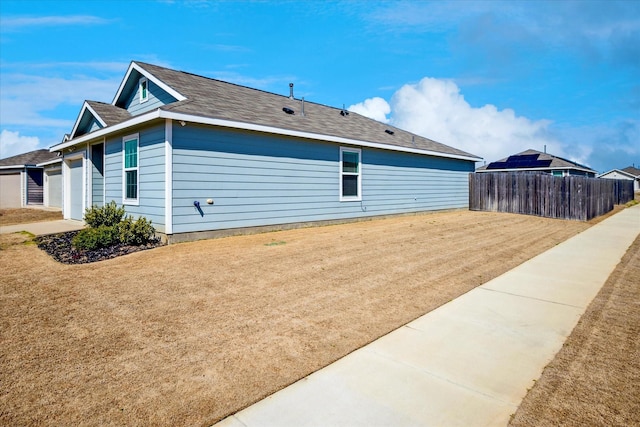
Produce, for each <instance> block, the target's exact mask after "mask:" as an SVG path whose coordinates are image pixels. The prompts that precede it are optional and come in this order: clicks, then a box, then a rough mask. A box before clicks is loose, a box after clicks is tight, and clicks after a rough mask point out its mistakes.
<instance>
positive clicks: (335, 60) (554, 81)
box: [0, 0, 640, 172]
mask: <svg viewBox="0 0 640 427" xmlns="http://www.w3.org/2000/svg"><path fill="white" fill-rule="evenodd" d="M131 60H140V61H144V62H150V63H154V64H157V65H162V66H166V67H170V68H175V69H179V70H183V71H189V72H192V73H195V74H201V75H205V76H208V77H213V78H218V79H221V80H226V81H230V82H234V83H238V84H243V85H246V86H251V87H255V88H259V89H263V90H267V91H270V92H275V93H280V94H283V95H287V94H288V93H289V88H288V84H289V82H293V83H294V84H295V95H296V97H302V96H304V97H305V99H307V100H308V101H313V102H318V103H322V104H327V105H331V106H335V107H342V105H343V104H344V105H346V106H347V107H349V108H350V109H352V110H353V111H357V112H360V113H362V114H366V115H368V116H370V117H373V118H376V119H377V120H381V121H385V122H389V123H391V124H393V125H396V126H399V127H402V128H405V129H407V130H410V131H413V132H416V133H418V134H421V135H424V136H426V137H428V138H431V139H434V140H436V141H439V142H442V143H445V144H448V145H451V146H454V147H457V148H461V149H464V150H466V151H469V152H471V153H473V154H476V155H480V156H482V157H483V158H484V159H485V160H486V161H487V162H490V161H494V160H498V159H499V158H501V157H505V156H507V155H510V154H515V153H517V152H520V151H523V150H525V149H527V148H534V149H538V150H540V151H542V150H543V149H544V146H545V145H546V146H547V151H548V152H550V153H552V154H556V155H560V156H563V157H567V158H570V159H573V160H576V161H579V162H582V163H585V164H588V165H590V166H591V167H592V168H594V169H596V170H598V171H600V172H604V171H607V170H610V169H613V168H623V167H626V166H630V165H631V164H635V165H636V167H640V2H639V1H631V0H628V1H548V2H546V1H531V2H527V1H518V2H507V1H500V2H492V1H450V2H446V1H438V2H430V1H344V2H337V1H297V2H296V1H254V2H241V1H206V0H192V1H188V0H185V1H180V0H174V1H171V0H157V1H152V0H148V1H135V0H134V1H117V0H113V1H71V0H67V1H64V0H58V1H30V0H21V1H14V0H2V2H0V132H1V133H0V157H1V158H4V157H8V156H11V155H14V154H18V153H21V152H26V151H30V150H33V149H35V148H41V147H49V146H51V145H53V144H55V143H57V142H59V141H60V140H61V139H62V137H63V135H64V134H65V133H68V132H69V131H70V130H71V128H72V127H73V124H74V122H75V120H76V117H77V114H78V112H79V110H80V108H81V106H82V102H83V101H84V100H85V99H91V100H96V101H103V102H111V101H112V99H113V96H114V95H115V92H116V90H117V88H118V85H119V83H120V81H121V79H122V78H123V76H124V73H125V72H126V69H127V66H128V64H129V62H130V61H131Z"/></svg>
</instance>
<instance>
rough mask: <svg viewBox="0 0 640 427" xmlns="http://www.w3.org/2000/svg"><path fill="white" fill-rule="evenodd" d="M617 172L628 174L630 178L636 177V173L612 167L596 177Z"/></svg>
mask: <svg viewBox="0 0 640 427" xmlns="http://www.w3.org/2000/svg"><path fill="white" fill-rule="evenodd" d="M612 172H615V173H619V174H620V175H625V176H628V177H629V178H635V177H636V176H635V175H632V174H630V173H629V172H625V171H623V170H621V169H611V170H610V171H607V172H605V173H601V174H600V175H597V176H596V178H601V177H603V176H605V175H609V174H610V173H612Z"/></svg>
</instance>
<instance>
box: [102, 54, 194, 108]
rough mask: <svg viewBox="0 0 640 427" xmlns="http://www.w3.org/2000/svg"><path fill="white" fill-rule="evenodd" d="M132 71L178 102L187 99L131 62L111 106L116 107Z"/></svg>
mask: <svg viewBox="0 0 640 427" xmlns="http://www.w3.org/2000/svg"><path fill="white" fill-rule="evenodd" d="M133 70H136V71H137V72H139V73H140V74H142V75H143V76H145V77H146V78H147V80H149V81H152V82H154V83H155V84H156V85H158V86H159V87H160V88H162V90H164V91H165V92H167V93H169V94H170V95H171V96H173V97H174V98H176V99H177V100H178V101H184V100H185V99H187V98H186V97H185V96H183V95H182V94H181V93H180V92H178V91H176V90H175V89H173V88H172V87H170V86H168V85H166V84H165V83H164V82H163V81H162V80H158V79H157V78H156V77H155V76H154V75H153V74H151V73H149V72H148V71H147V70H145V69H144V68H142V67H141V66H139V65H138V64H136V63H135V62H133V61H131V64H129V69H128V70H127V73H126V74H125V75H124V79H122V82H121V83H120V87H119V88H118V91H117V92H116V96H114V97H113V101H111V104H112V105H116V102H117V101H118V98H120V95H121V94H122V91H123V90H124V87H125V86H126V84H127V82H128V81H129V77H130V76H131V73H132V72H133Z"/></svg>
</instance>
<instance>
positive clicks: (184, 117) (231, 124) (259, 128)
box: [160, 110, 482, 162]
mask: <svg viewBox="0 0 640 427" xmlns="http://www.w3.org/2000/svg"><path fill="white" fill-rule="evenodd" d="M160 116H161V117H163V118H167V119H173V120H177V121H184V122H193V123H199V124H206V125H211V126H222V127H228V128H234V129H243V130H251V131H256V132H265V133H272V134H277V135H286V136H293V137H297V138H306V139H313V140H318V141H328V142H335V143H338V144H347V145H355V146H358V147H369V148H379V149H382V150H391V151H402V152H405V153H414V154H423V155H428V156H435V157H446V158H451V159H459V160H469V161H472V162H479V161H481V160H482V158H480V157H474V156H463V155H459V154H448V153H441V152H438V151H431V150H420V149H417V148H409V147H400V146H397V145H389V144H381V143H378V142H369V141H361V140H357V139H351V138H343V137H339V136H332V135H322V134H318V133H311V132H303V131H297V130H290V129H282V128H276V127H273V126H265V125H258V124H254V123H245V122H236V121H232V120H223V119H214V118H210V117H201V116H194V115H191V114H185V113H176V112H172V111H164V110H162V111H161V112H160Z"/></svg>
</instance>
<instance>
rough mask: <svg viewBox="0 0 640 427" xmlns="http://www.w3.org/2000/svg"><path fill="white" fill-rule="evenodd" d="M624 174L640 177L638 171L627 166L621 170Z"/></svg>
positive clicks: (639, 170) (639, 171)
mask: <svg viewBox="0 0 640 427" xmlns="http://www.w3.org/2000/svg"><path fill="white" fill-rule="evenodd" d="M622 170H623V171H624V172H627V173H630V174H631V175H633V176H640V169H638V168H636V167H633V166H627V167H626V168H624V169H622Z"/></svg>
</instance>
